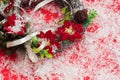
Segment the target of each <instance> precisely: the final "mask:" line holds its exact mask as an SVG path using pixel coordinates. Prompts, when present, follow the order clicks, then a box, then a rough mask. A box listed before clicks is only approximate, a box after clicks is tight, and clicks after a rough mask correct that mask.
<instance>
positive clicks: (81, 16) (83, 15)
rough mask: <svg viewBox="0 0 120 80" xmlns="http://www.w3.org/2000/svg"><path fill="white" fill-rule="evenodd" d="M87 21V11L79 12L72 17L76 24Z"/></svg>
mask: <svg viewBox="0 0 120 80" xmlns="http://www.w3.org/2000/svg"><path fill="white" fill-rule="evenodd" d="M87 19H88V14H87V9H83V10H79V11H77V12H76V13H75V15H74V20H75V22H77V23H80V24H83V23H84V22H85V21H86V20H87Z"/></svg>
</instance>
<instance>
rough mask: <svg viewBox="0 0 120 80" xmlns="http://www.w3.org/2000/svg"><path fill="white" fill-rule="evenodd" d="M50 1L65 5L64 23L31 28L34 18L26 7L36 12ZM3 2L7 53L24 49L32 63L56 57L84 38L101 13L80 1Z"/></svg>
mask: <svg viewBox="0 0 120 80" xmlns="http://www.w3.org/2000/svg"><path fill="white" fill-rule="evenodd" d="M50 2H54V3H55V4H56V5H58V6H60V7H61V11H62V13H63V14H64V18H63V19H62V20H60V21H59V22H58V23H59V24H61V25H62V26H61V27H59V28H57V29H55V28H49V29H46V30H44V31H40V32H32V31H30V29H29V26H31V25H30V21H31V20H29V19H28V16H27V12H26V9H31V10H32V13H34V12H35V11H37V10H38V9H39V8H41V7H42V6H44V5H46V4H48V3H50ZM0 4H1V6H0V8H1V13H0V48H3V49H6V53H14V52H15V51H19V50H22V51H23V52H25V53H26V54H27V55H28V57H29V59H30V60H31V61H32V62H37V61H38V56H40V58H52V57H53V56H54V55H55V53H59V52H60V51H63V49H64V48H66V47H67V46H68V45H70V44H71V43H73V42H75V41H76V40H79V39H80V40H81V39H82V36H83V35H84V31H85V27H87V26H88V25H89V24H90V23H91V21H92V19H93V18H95V17H96V15H97V12H96V11H95V10H90V11H88V10H87V9H84V6H83V5H82V4H81V3H80V1H79V0H20V1H18V0H1V1H0ZM21 11H22V12H23V13H24V14H23V15H21ZM31 16H32V15H31Z"/></svg>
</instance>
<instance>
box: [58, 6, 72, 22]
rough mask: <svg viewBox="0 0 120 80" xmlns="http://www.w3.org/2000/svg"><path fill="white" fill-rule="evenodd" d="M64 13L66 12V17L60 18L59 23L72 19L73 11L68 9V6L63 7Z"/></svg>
mask: <svg viewBox="0 0 120 80" xmlns="http://www.w3.org/2000/svg"><path fill="white" fill-rule="evenodd" d="M62 13H63V14H64V19H62V20H60V21H59V22H58V24H63V23H64V21H65V20H71V19H72V17H71V12H70V11H67V8H66V7H64V8H62Z"/></svg>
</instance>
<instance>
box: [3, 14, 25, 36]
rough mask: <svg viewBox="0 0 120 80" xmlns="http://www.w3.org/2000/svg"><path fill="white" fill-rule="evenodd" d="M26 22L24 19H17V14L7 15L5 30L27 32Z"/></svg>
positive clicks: (20, 33)
mask: <svg viewBox="0 0 120 80" xmlns="http://www.w3.org/2000/svg"><path fill="white" fill-rule="evenodd" d="M25 25H26V22H25V21H24V20H22V19H17V17H16V15H15V14H12V15H9V16H7V21H6V22H5V23H4V30H5V31H6V32H7V33H10V34H18V35H22V34H24V33H25V32H26V27H25Z"/></svg>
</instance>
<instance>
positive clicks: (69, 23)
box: [63, 20, 74, 28]
mask: <svg viewBox="0 0 120 80" xmlns="http://www.w3.org/2000/svg"><path fill="white" fill-rule="evenodd" d="M72 25H74V22H72V21H67V20H66V21H65V22H64V26H63V27H64V28H68V27H70V26H72Z"/></svg>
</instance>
